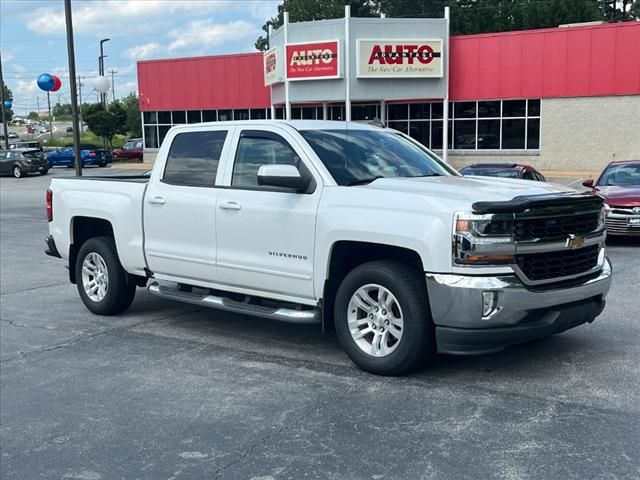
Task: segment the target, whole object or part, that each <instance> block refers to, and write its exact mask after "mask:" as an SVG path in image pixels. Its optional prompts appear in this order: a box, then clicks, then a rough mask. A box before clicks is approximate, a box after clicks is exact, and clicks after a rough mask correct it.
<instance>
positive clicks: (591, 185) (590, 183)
mask: <svg viewBox="0 0 640 480" xmlns="http://www.w3.org/2000/svg"><path fill="white" fill-rule="evenodd" d="M582 185H584V186H585V187H589V188H593V179H591V178H590V179H589V180H585V181H584V182H582Z"/></svg>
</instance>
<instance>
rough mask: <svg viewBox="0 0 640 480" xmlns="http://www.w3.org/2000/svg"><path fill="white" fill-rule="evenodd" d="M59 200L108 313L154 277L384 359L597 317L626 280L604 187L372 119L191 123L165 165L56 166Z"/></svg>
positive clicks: (507, 340)
mask: <svg viewBox="0 0 640 480" xmlns="http://www.w3.org/2000/svg"><path fill="white" fill-rule="evenodd" d="M212 187H219V188H212ZM551 206H552V208H549V207H551ZM47 217H48V221H49V237H48V238H47V253H48V254H49V255H53V256H59V257H62V258H64V259H66V260H67V261H68V266H69V274H70V280H71V282H73V283H76V285H77V289H78V293H79V296H80V298H81V299H82V301H83V303H84V304H85V306H86V307H87V308H88V309H89V310H90V311H91V312H93V313H96V314H100V315H114V314H117V313H120V312H123V311H124V310H126V309H127V308H128V307H129V305H131V302H132V301H133V298H134V295H135V291H136V286H146V285H147V284H149V286H148V289H149V292H150V293H151V294H152V295H154V296H158V297H163V298H165V299H172V300H176V301H183V302H187V303H192V304H195V305H199V306H202V307H212V308H217V309H221V310H227V311H233V312H236V313H245V314H251V315H257V316H260V317H266V318H270V319H275V320H282V321H288V322H294V323H318V324H322V326H323V328H324V329H325V330H327V329H333V328H335V329H336V331H337V337H338V339H339V341H340V343H341V345H342V347H343V348H344V349H345V351H346V352H347V353H348V355H349V356H350V357H351V359H352V360H353V361H354V362H355V363H356V364H357V365H359V366H360V367H361V368H363V369H365V370H368V371H370V372H374V373H377V374H387V375H397V374H400V373H403V372H406V371H407V370H409V369H411V368H413V367H416V366H417V365H418V364H420V363H421V362H422V361H423V360H424V359H427V358H430V355H429V354H430V353H434V352H435V351H436V350H437V351H438V352H440V353H451V354H471V353H476V354H477V353H487V352H493V351H498V350H501V349H503V348H504V347H506V346H507V345H511V344H516V343H520V342H524V341H529V340H532V339H534V338H540V337H544V336H547V335H551V334H554V333H559V332H562V331H564V330H567V329H569V328H573V327H576V326H578V325H580V324H583V323H586V322H592V321H593V320H594V319H595V317H597V316H598V315H599V314H600V313H601V312H602V310H603V308H604V306H605V297H606V294H607V292H608V290H609V287H610V283H611V266H610V264H609V261H608V259H607V257H606V255H605V245H604V240H605V236H606V233H605V231H604V211H603V206H602V198H600V197H598V196H597V195H593V194H592V193H588V192H582V193H579V192H576V191H575V190H573V189H571V188H569V187H560V186H555V185H551V184H548V183H543V182H530V181H523V180H504V179H496V178H486V177H463V176H460V175H458V174H457V173H456V172H455V171H452V170H451V169H450V167H448V166H447V165H446V164H444V163H443V162H442V161H441V160H440V159H439V158H438V157H436V156H435V154H433V153H432V152H430V151H429V150H428V149H426V148H425V147H423V146H421V145H419V144H417V143H416V142H415V141H414V140H412V139H410V138H408V137H407V136H405V135H403V134H401V133H399V132H397V131H396V130H391V129H384V128H379V127H373V126H370V125H366V124H362V123H356V122H350V123H344V122H328V121H287V122H285V121H271V120H262V121H259V120H256V121H251V120H248V121H238V122H220V123H206V124H197V125H194V124H190V125H189V124H187V125H180V126H176V127H173V128H172V129H171V130H169V132H168V133H167V135H166V137H165V139H164V141H163V145H162V147H161V148H160V151H159V154H158V157H157V159H156V162H155V164H154V166H153V170H152V172H151V176H150V177H145V176H136V177H131V178H126V177H124V178H123V177H116V176H114V177H104V176H100V177H94V178H91V177H87V176H84V177H81V178H78V179H66V178H54V179H53V180H52V182H51V186H50V189H49V190H48V192H47Z"/></svg>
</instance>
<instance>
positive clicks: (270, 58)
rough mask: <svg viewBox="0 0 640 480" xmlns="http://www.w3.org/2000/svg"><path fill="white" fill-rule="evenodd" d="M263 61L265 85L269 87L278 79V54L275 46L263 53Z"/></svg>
mask: <svg viewBox="0 0 640 480" xmlns="http://www.w3.org/2000/svg"><path fill="white" fill-rule="evenodd" d="M262 62H263V65H264V85H265V87H267V86H269V85H272V84H274V83H276V82H277V81H278V75H277V71H276V67H277V55H276V49H275V47H274V48H272V49H270V50H267V51H266V52H264V53H263V54H262Z"/></svg>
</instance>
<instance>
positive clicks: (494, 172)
mask: <svg viewBox="0 0 640 480" xmlns="http://www.w3.org/2000/svg"><path fill="white" fill-rule="evenodd" d="M460 173H462V175H467V176H469V175H470V176H478V177H501V178H518V171H517V170H513V169H504V168H478V169H474V168H468V169H467V168H465V169H464V170H462V171H461V172H460Z"/></svg>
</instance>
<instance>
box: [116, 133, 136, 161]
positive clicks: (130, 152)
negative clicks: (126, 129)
mask: <svg viewBox="0 0 640 480" xmlns="http://www.w3.org/2000/svg"><path fill="white" fill-rule="evenodd" d="M142 153H143V148H142V139H141V138H132V139H131V140H129V141H128V142H127V143H125V144H124V145H123V146H122V148H116V149H115V150H114V151H113V159H114V160H139V161H142Z"/></svg>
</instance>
